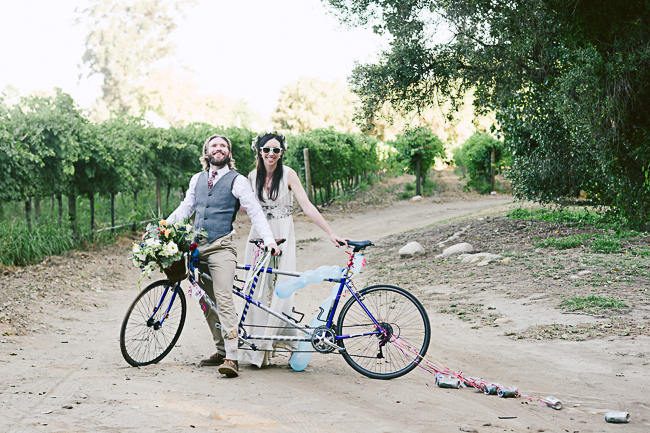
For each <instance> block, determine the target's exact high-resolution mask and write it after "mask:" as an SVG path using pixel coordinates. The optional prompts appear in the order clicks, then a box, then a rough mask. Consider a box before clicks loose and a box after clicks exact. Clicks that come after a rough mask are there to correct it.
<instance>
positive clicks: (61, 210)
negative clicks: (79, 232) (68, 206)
mask: <svg viewBox="0 0 650 433" xmlns="http://www.w3.org/2000/svg"><path fill="white" fill-rule="evenodd" d="M56 203H57V205H58V206H59V228H61V226H62V225H63V197H61V194H57V195H56Z"/></svg>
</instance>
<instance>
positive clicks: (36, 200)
mask: <svg viewBox="0 0 650 433" xmlns="http://www.w3.org/2000/svg"><path fill="white" fill-rule="evenodd" d="M40 217H41V199H40V198H38V197H34V221H38V219H39V218H40Z"/></svg>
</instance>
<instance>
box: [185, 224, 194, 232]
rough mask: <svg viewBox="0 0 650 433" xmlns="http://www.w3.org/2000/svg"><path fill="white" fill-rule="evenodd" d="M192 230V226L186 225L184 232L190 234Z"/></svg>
mask: <svg viewBox="0 0 650 433" xmlns="http://www.w3.org/2000/svg"><path fill="white" fill-rule="evenodd" d="M192 228H193V227H192V224H187V225H186V226H185V231H186V232H187V233H188V234H189V233H192Z"/></svg>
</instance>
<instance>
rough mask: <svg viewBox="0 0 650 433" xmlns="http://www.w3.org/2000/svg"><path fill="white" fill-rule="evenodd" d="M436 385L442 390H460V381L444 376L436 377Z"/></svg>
mask: <svg viewBox="0 0 650 433" xmlns="http://www.w3.org/2000/svg"><path fill="white" fill-rule="evenodd" d="M436 385H438V387H440V388H455V389H458V388H460V380H459V379H458V378H456V377H451V376H445V375H443V374H438V375H436Z"/></svg>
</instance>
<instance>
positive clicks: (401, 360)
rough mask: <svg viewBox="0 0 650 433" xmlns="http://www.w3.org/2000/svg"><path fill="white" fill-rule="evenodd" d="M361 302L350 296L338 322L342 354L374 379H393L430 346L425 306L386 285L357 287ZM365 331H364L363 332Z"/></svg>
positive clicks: (417, 361)
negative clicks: (360, 288)
mask: <svg viewBox="0 0 650 433" xmlns="http://www.w3.org/2000/svg"><path fill="white" fill-rule="evenodd" d="M358 295H359V299H360V300H361V302H362V303H363V306H365V308H367V310H368V311H369V312H370V314H371V315H372V316H373V317H374V318H375V320H376V321H377V323H378V324H379V326H380V327H378V326H377V325H375V323H374V322H373V321H372V319H371V318H370V316H369V315H368V313H366V311H365V309H364V308H363V306H362V305H360V304H359V302H357V300H356V299H355V298H351V299H349V300H348V301H347V302H346V303H345V305H344V306H343V309H342V310H341V313H340V314H339V319H338V322H337V330H338V335H339V336H343V337H348V338H342V339H339V345H340V346H341V347H342V348H344V349H345V350H344V351H342V352H341V354H342V355H343V358H344V359H345V360H346V361H347V363H348V364H350V366H351V367H352V368H354V369H355V370H356V371H358V372H359V373H361V374H363V375H364V376H368V377H371V378H373V379H393V378H395V377H399V376H403V375H405V374H406V373H408V372H409V371H411V370H413V369H414V368H415V367H416V366H417V365H418V364H419V363H420V361H421V360H422V357H423V356H424V355H425V354H426V353H427V349H428V348H429V340H430V338H431V326H430V324H429V317H428V316H427V313H426V311H425V310H424V307H423V306H422V304H421V303H420V301H418V300H417V298H416V297H415V296H413V295H412V294H411V293H409V292H408V291H406V290H404V289H402V288H400V287H396V286H389V285H377V286H370V287H366V288H365V289H363V290H361V291H359V293H358ZM363 334H366V335H363Z"/></svg>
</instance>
